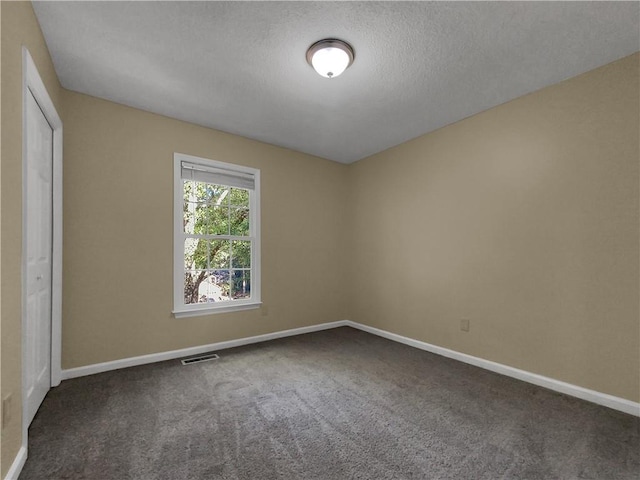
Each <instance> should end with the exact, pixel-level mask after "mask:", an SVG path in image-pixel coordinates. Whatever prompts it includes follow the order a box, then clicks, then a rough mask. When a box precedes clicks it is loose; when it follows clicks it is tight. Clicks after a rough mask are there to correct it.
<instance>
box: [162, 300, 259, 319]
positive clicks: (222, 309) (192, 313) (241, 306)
mask: <svg viewBox="0 0 640 480" xmlns="http://www.w3.org/2000/svg"><path fill="white" fill-rule="evenodd" d="M206 305H207V304H204V305H196V307H198V308H188V307H187V306H185V307H184V309H182V310H174V311H173V312H171V313H173V316H174V317H176V318H185V317H202V316H204V315H210V314H212V313H228V312H238V311H240V310H253V309H255V308H260V307H261V306H262V302H247V303H240V302H239V301H236V302H225V303H224V304H221V305H219V306H216V307H211V308H207V306H206Z"/></svg>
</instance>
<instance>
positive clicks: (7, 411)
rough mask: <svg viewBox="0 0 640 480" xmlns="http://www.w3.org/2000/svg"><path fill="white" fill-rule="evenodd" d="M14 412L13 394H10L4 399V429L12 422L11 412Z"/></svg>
mask: <svg viewBox="0 0 640 480" xmlns="http://www.w3.org/2000/svg"><path fill="white" fill-rule="evenodd" d="M12 410H13V394H11V393H10V394H9V395H7V396H6V397H4V398H3V399H2V428H5V427H6V426H7V425H9V422H10V421H11V411H12Z"/></svg>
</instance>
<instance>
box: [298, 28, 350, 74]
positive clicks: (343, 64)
mask: <svg viewBox="0 0 640 480" xmlns="http://www.w3.org/2000/svg"><path fill="white" fill-rule="evenodd" d="M353 58H354V54H353V48H351V45H349V44H348V43H347V42H343V41H342V40H338V39H336V38H325V39H324V40H320V41H319V42H316V43H314V44H313V45H311V46H310V47H309V50H307V62H309V65H311V66H312V67H313V68H314V69H315V71H316V72H318V73H319V74H320V75H322V76H323V77H326V78H335V77H337V76H338V75H340V74H341V73H342V72H344V71H345V70H346V69H347V68H348V67H349V65H351V64H352V63H353Z"/></svg>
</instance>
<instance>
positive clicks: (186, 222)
mask: <svg viewBox="0 0 640 480" xmlns="http://www.w3.org/2000/svg"><path fill="white" fill-rule="evenodd" d="M195 205H196V204H195V203H190V202H185V203H184V205H183V207H182V226H183V227H184V228H183V231H184V232H185V233H190V234H193V233H194V232H195V230H194V229H195V226H196V214H195Z"/></svg>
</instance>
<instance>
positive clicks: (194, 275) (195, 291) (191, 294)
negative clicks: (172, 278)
mask: <svg viewBox="0 0 640 480" xmlns="http://www.w3.org/2000/svg"><path fill="white" fill-rule="evenodd" d="M206 277H207V272H206V271H204V270H200V271H186V272H184V303H185V304H192V303H202V302H201V301H200V300H201V299H200V296H199V289H200V285H201V284H202V282H203V281H204V280H205V278H206Z"/></svg>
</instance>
